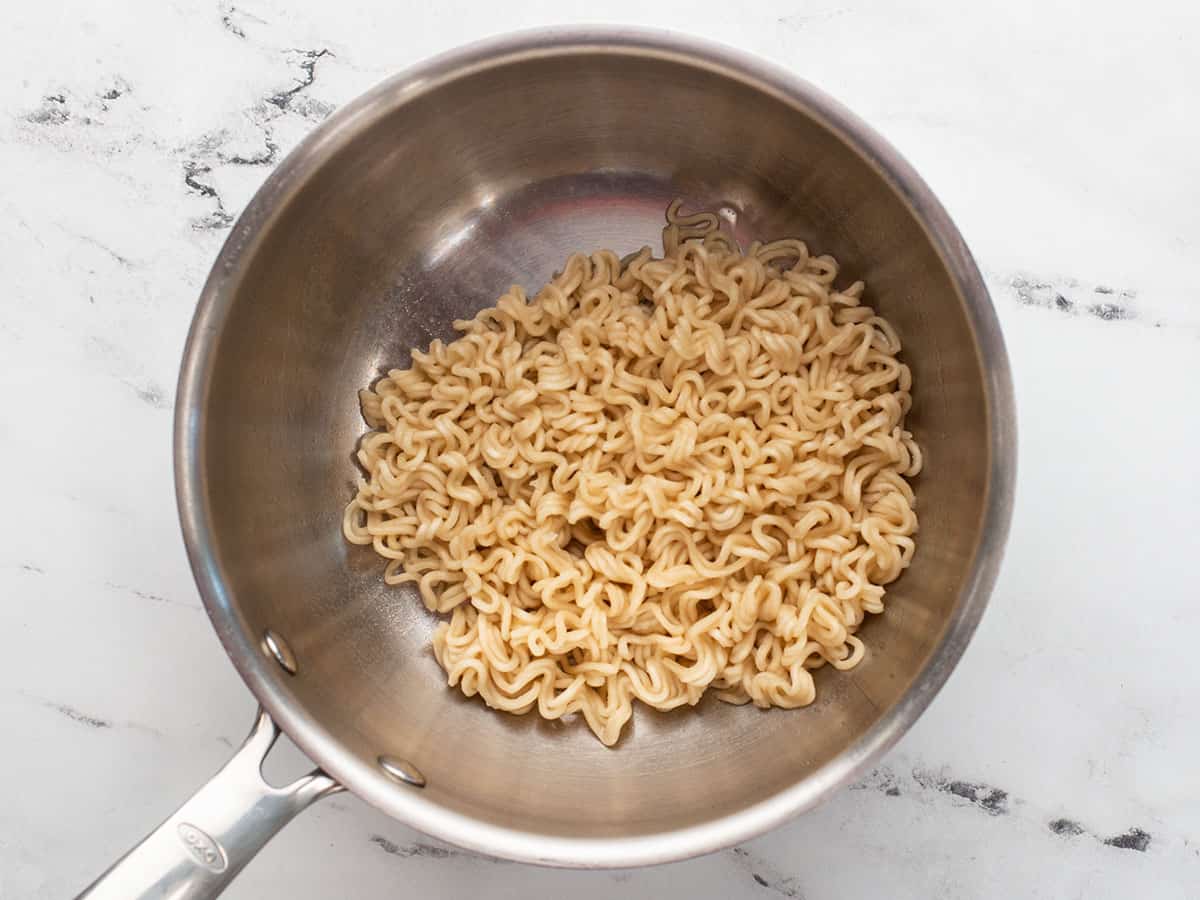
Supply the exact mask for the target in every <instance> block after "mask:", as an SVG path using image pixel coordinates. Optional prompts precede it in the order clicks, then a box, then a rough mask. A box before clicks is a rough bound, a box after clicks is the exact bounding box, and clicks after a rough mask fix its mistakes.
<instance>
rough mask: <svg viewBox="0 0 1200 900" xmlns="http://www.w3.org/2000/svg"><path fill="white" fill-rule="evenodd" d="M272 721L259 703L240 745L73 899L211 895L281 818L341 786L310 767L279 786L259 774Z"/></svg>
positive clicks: (164, 899)
mask: <svg viewBox="0 0 1200 900" xmlns="http://www.w3.org/2000/svg"><path fill="white" fill-rule="evenodd" d="M278 737H279V726H277V725H276V724H275V721H274V720H273V719H272V718H271V717H270V716H269V715H267V713H266V711H265V710H263V709H262V708H261V707H260V708H259V710H258V720H257V721H256V722H255V723H254V727H253V728H252V729H250V735H249V736H248V737H247V738H246V741H245V743H243V744H242V746H241V749H239V750H238V751H237V753H235V754H234V755H233V758H232V759H231V760H229V762H227V763H226V764H225V766H224V768H222V769H221V771H219V772H218V773H217V774H216V775H214V776H213V777H212V779H211V780H210V781H209V782H208V783H207V784H206V785H204V786H203V787H202V788H200V790H198V791H197V792H196V793H195V794H194V795H193V796H192V798H191V799H190V800H188V801H187V802H186V803H185V804H183V806H181V807H180V808H179V809H178V810H177V811H176V812H175V814H174V815H173V816H171V818H169V819H167V821H165V822H163V823H162V824H161V825H159V826H158V828H156V829H155V830H154V831H152V832H151V833H150V834H149V835H147V836H146V838H145V840H143V841H142V842H141V843H140V844H138V845H137V846H136V847H134V848H133V849H132V850H130V851H129V852H128V853H126V854H125V855H124V856H122V857H121V858H120V859H119V860H117V861H116V862H115V863H114V864H113V865H112V867H111V868H110V869H109V870H108V871H107V872H105V873H104V874H103V875H101V876H100V877H99V878H97V879H96V880H95V881H94V882H92V884H91V886H90V887H88V888H87V889H86V890H85V891H84V892H83V893H82V894H80V895H79V897H78V898H77V900H202V898H211V897H216V896H217V895H218V894H220V893H221V891H223V890H224V889H225V887H226V886H227V885H228V884H229V882H231V881H233V879H234V878H235V877H236V876H237V874H238V873H239V872H240V871H241V870H242V867H243V866H245V865H246V863H248V862H249V861H250V860H251V858H252V857H253V856H254V854H256V853H258V851H259V850H261V849H262V848H263V846H264V845H265V844H266V843H267V841H269V840H270V839H271V838H272V837H274V836H275V833H276V832H277V831H279V829H280V828H282V827H283V826H284V825H286V824H287V823H288V822H290V821H291V820H292V818H293V817H295V816H296V815H298V814H299V813H300V812H302V811H303V810H304V809H306V808H307V807H308V805H309V804H310V803H312V802H313V801H314V800H319V799H320V798H322V797H326V796H328V795H330V794H335V793H337V792H338V791H340V790H342V786H341V785H340V784H338V783H337V782H336V781H334V780H333V779H332V778H330V777H329V776H328V775H326V774H325V773H324V772H322V771H321V770H320V769H314V770H313V771H312V772H310V773H309V774H307V775H305V776H304V777H302V778H300V779H298V780H296V781H294V782H292V783H291V784H289V785H288V786H287V787H282V788H276V787H272V786H271V785H269V784H267V782H266V780H265V779H264V778H263V776H262V764H263V760H264V759H266V756H267V752H268V751H269V750H270V749H271V747H272V746H274V744H275V741H276V739H277V738H278Z"/></svg>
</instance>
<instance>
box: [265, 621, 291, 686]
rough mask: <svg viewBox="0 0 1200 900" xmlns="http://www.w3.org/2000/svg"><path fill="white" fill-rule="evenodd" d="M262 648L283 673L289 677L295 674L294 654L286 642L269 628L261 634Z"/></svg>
mask: <svg viewBox="0 0 1200 900" xmlns="http://www.w3.org/2000/svg"><path fill="white" fill-rule="evenodd" d="M262 647H263V650H264V651H266V653H267V655H268V656H270V657H271V658H272V659H273V660H275V662H277V663H279V667H280V668H281V669H283V671H285V672H287V673H288V674H289V675H295V674H296V668H297V666H296V654H295V653H293V652H292V648H291V647H289V646H288V643H287V641H285V640H284V639H283V638H281V637H280V636H279V635H278V634H276V633H275V632H274V631H272V630H271V629H270V628H268V629H267V630H266V631H264V632H263V639H262Z"/></svg>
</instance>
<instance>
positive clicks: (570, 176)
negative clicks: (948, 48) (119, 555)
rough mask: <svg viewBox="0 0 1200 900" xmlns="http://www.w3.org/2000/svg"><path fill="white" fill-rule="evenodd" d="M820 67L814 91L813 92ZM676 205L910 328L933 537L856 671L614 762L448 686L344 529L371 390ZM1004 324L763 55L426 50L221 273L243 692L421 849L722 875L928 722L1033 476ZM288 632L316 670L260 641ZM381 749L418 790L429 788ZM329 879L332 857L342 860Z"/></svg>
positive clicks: (193, 555)
mask: <svg viewBox="0 0 1200 900" xmlns="http://www.w3.org/2000/svg"><path fill="white" fill-rule="evenodd" d="M814 74H819V73H814ZM674 197H681V198H683V200H684V201H685V204H686V207H688V208H693V209H697V208H715V209H721V210H723V211H724V212H723V217H724V219H725V220H726V222H727V223H728V224H729V226H730V227H731V228H732V230H733V232H734V233H735V235H737V236H738V237H739V238H741V239H743V240H748V239H752V238H756V237H757V238H764V239H769V238H774V237H781V236H799V237H802V238H804V239H805V240H807V241H808V242H809V244H810V246H811V247H812V248H813V249H814V250H815V251H817V252H829V253H832V254H834V255H835V256H836V257H837V258H838V259H839V260H840V261H841V262H842V263H843V266H844V269H843V271H844V276H843V277H844V278H845V280H846V281H849V280H850V279H853V278H856V277H862V278H864V279H865V280H866V281H867V284H868V294H867V298H868V300H869V302H870V303H872V304H873V305H875V306H876V307H877V308H878V309H879V310H880V311H881V312H882V313H883V314H884V315H885V316H887V317H888V318H889V319H890V320H891V321H892V322H893V323H894V324H895V325H896V327H897V330H898V331H899V333H900V335H901V336H902V339H903V341H904V346H905V349H904V358H905V360H906V361H907V362H908V363H909V365H910V366H911V367H912V370H913V377H914V391H913V393H914V406H913V412H912V416H911V419H910V422H911V427H912V429H913V431H914V432H915V433H916V436H917V438H918V440H919V441H920V443H921V446H922V448H923V449H924V451H925V455H926V470H925V473H924V474H923V475H921V476H920V478H919V479H918V481H917V485H916V491H917V497H918V503H919V513H920V516H921V532H920V535H919V546H918V551H917V554H916V559H915V561H914V563H913V566H912V568H911V569H910V570H909V571H908V572H907V573H906V574H905V575H904V576H903V578H902V579H901V580H900V581H899V582H898V583H897V584H896V585H894V586H893V587H892V588H891V589H890V590H889V593H888V612H887V613H886V615H884V616H883V617H879V618H875V619H872V620H871V621H870V622H868V623H867V624H866V625H865V627H864V629H863V632H862V635H863V637H864V639H865V640H866V642H867V644H868V648H869V649H868V652H867V657H866V659H865V661H864V662H863V663H862V665H860V666H859V667H858V668H857V669H855V670H853V671H852V672H848V673H838V672H832V671H829V672H826V671H822V672H821V673H819V674H818V676H817V684H818V700H817V702H816V703H815V704H813V705H812V706H810V707H808V708H806V709H801V710H795V711H782V710H775V711H771V712H762V711H759V710H757V709H754V708H751V707H731V706H727V705H724V704H721V703H719V702H716V701H711V702H708V701H706V702H704V703H703V704H702V705H701V706H700V707H699V708H697V709H685V710H679V711H675V712H671V713H657V712H654V711H651V710H648V709H645V708H642V707H639V708H638V710H637V714H636V716H635V717H634V720H633V722H632V724H631V726H630V727H629V728H628V733H627V735H626V736H625V737H624V738H623V739H622V741H621V743H620V744H619V746H618V747H617V749H615V750H609V749H606V748H604V747H603V746H601V745H600V743H599V742H598V741H596V740H595V739H594V738H593V737H592V736H591V735H590V734H589V733H588V731H587V729H586V728H585V727H584V726H583V725H582V724H581V723H578V722H557V723H549V722H544V721H542V720H540V719H538V718H536V717H535V716H533V715H530V716H526V717H522V718H517V717H513V716H510V715H502V714H499V713H495V712H492V711H490V710H488V709H487V708H486V707H484V705H483V704H482V703H481V702H479V701H478V700H467V699H465V698H463V697H462V696H460V695H459V694H458V693H457V692H456V691H452V690H449V689H448V688H446V686H445V682H444V677H443V674H442V672H441V671H440V669H439V668H438V666H437V664H436V663H435V661H434V659H433V657H432V654H431V652H430V650H429V637H430V634H431V632H432V630H433V628H434V626H435V624H436V619H435V617H434V616H432V615H431V614H429V613H427V612H426V611H425V609H424V608H423V606H422V605H421V604H420V602H419V601H418V599H417V597H416V596H415V593H414V592H412V591H410V590H405V589H396V588H388V587H386V586H384V584H383V583H382V579H381V572H382V565H381V562H380V560H378V559H377V558H376V557H375V556H374V555H373V554H372V553H371V552H370V550H369V549H364V548H357V547H351V546H350V545H348V544H347V543H346V542H345V541H344V540H343V539H342V536H341V529H340V521H341V516H342V509H343V507H344V505H345V503H346V502H347V500H348V499H349V498H350V496H351V492H352V483H353V480H354V477H355V468H354V465H353V462H352V458H351V454H352V451H353V449H354V447H355V442H356V440H357V439H358V438H359V436H360V435H361V434H362V433H363V432H364V430H365V426H364V424H363V421H362V419H361V416H360V413H359V407H358V401H357V397H356V391H357V390H358V389H359V388H360V387H362V386H364V385H366V384H369V383H370V382H372V381H373V380H374V379H375V378H376V377H378V376H379V375H380V374H381V373H382V372H384V371H385V370H386V369H387V368H389V367H393V366H402V365H405V364H406V363H407V362H408V359H409V356H408V351H409V348H411V347H413V346H424V345H425V344H427V343H428V342H429V340H430V339H431V338H433V337H448V336H450V335H451V330H450V323H451V321H452V320H453V319H455V318H458V317H465V316H469V315H470V314H472V313H473V312H474V311H476V310H477V309H478V308H480V307H481V306H484V305H488V304H490V303H492V302H493V301H494V299H495V298H496V297H497V296H498V294H499V293H500V292H502V291H503V290H504V289H505V288H506V287H507V286H508V285H509V284H511V283H514V282H516V283H520V284H523V285H525V286H526V287H527V288H529V289H530V290H534V289H536V288H537V287H538V286H540V285H541V284H542V283H543V282H545V281H546V280H547V278H548V277H550V276H551V274H552V273H553V272H554V271H555V270H556V269H557V268H558V267H559V266H560V265H561V263H562V262H563V261H564V259H565V258H566V256H567V254H568V253H570V252H571V251H575V250H579V249H590V248H599V247H611V248H612V249H614V250H616V252H617V253H618V254H623V253H626V252H628V251H632V250H635V249H637V248H638V247H640V246H641V245H643V244H647V243H648V244H652V245H654V246H658V238H659V231H660V229H661V227H662V219H663V211H664V209H665V207H666V205H667V203H668V202H669V201H670V200H671V199H672V198H674ZM1014 423H1015V417H1014V410H1013V400H1012V388H1011V383H1010V376H1009V370H1008V362H1007V357H1006V355H1005V351H1004V347H1003V343H1002V339H1001V335H1000V332H999V329H998V326H997V322H996V318H995V315H994V312H993V309H992V307H991V303H990V300H989V298H988V295H987V292H986V289H985V288H984V285H983V283H982V280H981V278H980V276H979V272H978V271H977V269H976V267H975V264H974V262H973V261H972V259H971V257H970V254H969V252H968V251H967V248H966V246H965V245H964V243H963V241H962V239H961V237H960V235H959V233H958V232H957V230H956V229H955V228H954V226H953V224H952V223H951V222H950V220H949V218H948V217H947V215H946V213H945V211H944V210H943V209H942V207H941V206H940V204H939V203H938V202H937V201H936V200H935V198H934V197H933V196H932V194H931V193H930V191H929V190H928V188H927V187H926V186H925V185H924V183H923V182H922V181H921V180H920V179H919V177H918V176H917V175H916V173H915V172H913V170H912V169H911V168H910V167H909V166H908V165H907V164H906V163H905V162H904V161H903V160H902V159H901V158H900V157H899V156H898V155H897V154H896V152H895V151H894V150H893V149H891V148H890V147H889V146H888V145H887V144H886V143H884V142H883V141H882V139H880V138H879V137H878V136H877V135H876V134H874V132H872V131H871V130H870V129H868V128H867V127H866V126H865V125H864V124H863V123H862V122H860V121H859V120H858V119H856V118H855V117H854V116H853V115H851V114H850V113H848V112H847V111H845V110H844V109H842V108H841V107H840V106H839V105H837V104H836V103H835V102H833V101H832V100H830V99H829V98H827V97H825V96H824V95H823V94H821V93H820V92H819V91H817V90H815V89H814V88H812V87H811V86H809V85H807V84H805V83H803V82H800V81H797V80H795V79H794V78H792V77H790V76H789V75H787V74H785V73H783V72H780V71H778V70H776V69H773V68H771V67H768V66H766V65H764V64H762V63H759V62H757V61H754V60H752V59H748V58H746V57H743V56H741V55H738V54H735V53H733V52H731V51H727V50H724V49H720V48H717V47H714V46H712V45H708V44H703V43H699V42H695V41H693V40H691V39H684V38H681V37H678V36H674V35H668V34H662V33H647V32H643V31H633V30H626V29H622V30H615V29H594V28H588V29H574V30H568V31H543V32H534V33H526V34H521V35H517V36H514V37H509V38H504V39H500V40H497V41H492V42H489V43H486V44H482V45H477V46H474V47H470V48H467V49H465V50H460V51H456V52H454V53H451V54H449V55H446V56H442V57H439V58H437V59H435V60H433V61H431V62H429V63H426V64H424V65H422V66H420V67H419V68H418V69H415V70H413V71H410V72H408V73H406V74H403V75H400V76H399V77H397V78H394V79H392V80H390V81H387V82H385V83H384V84H381V85H380V86H378V87H377V88H375V89H374V90H372V91H371V92H369V93H368V94H366V95H364V96H363V97H361V98H359V99H358V100H356V101H354V102H352V103H350V104H349V105H348V106H346V107H345V108H343V109H342V110H340V111H339V112H338V113H336V114H335V115H334V116H332V117H331V118H330V119H329V120H328V121H326V122H325V123H324V124H323V125H321V126H320V127H319V128H317V129H316V131H315V132H314V133H313V134H312V135H311V136H310V137H309V138H308V139H307V140H306V141H305V142H304V143H303V144H302V145H301V146H300V147H299V148H298V149H297V150H296V151H295V152H294V153H292V154H291V155H290V156H289V157H288V158H287V160H286V161H285V162H284V163H283V164H282V165H281V166H280V167H279V169H278V170H277V171H276V172H275V173H274V174H273V175H272V176H271V178H270V179H269V180H268V181H267V183H266V184H265V185H264V187H263V188H262V190H261V191H260V192H259V193H258V195H257V196H256V197H255V198H254V200H253V201H252V202H251V203H250V205H249V207H248V208H247V209H246V211H245V213H244V214H243V215H242V217H241V218H240V219H239V220H238V222H237V223H236V225H235V226H234V228H233V230H232V233H231V235H230V237H229V239H228V241H227V243H226V245H225V247H224V249H223V250H222V252H221V254H220V257H219V258H218V260H217V262H216V264H215V266H214V269H213V272H212V274H211V276H210V278H209V280H208V283H207V284H206V286H205V288H204V291H203V294H202V296H201V299H200V303H199V307H198V309H197V312H196V317H195V321H194V323H193V327H192V332H191V335H190V337H189V341H188V346H187V350H186V353H185V358H184V362H183V369H182V374H181V377H180V384H179V393H178V403H177V416H176V471H177V489H178V496H179V507H180V514H181V520H182V524H183V530H184V535H185V538H186V541H187V545H188V550H189V555H190V559H191V562H192V566H193V568H194V570H195V574H196V578H197V582H198V584H199V586H200V590H201V593H202V595H203V598H204V602H205V605H206V607H207V609H208V612H209V615H210V617H211V619H212V622H213V625H214V626H215V628H216V629H217V631H218V633H219V634H220V637H221V639H222V641H223V643H224V645H225V647H226V649H227V650H228V652H229V655H230V656H231V658H232V659H233V661H234V663H235V664H236V665H237V667H238V669H239V671H240V672H241V674H242V676H243V677H244V678H245V680H246V682H247V684H248V685H249V686H250V688H251V690H253V692H254V693H255V694H256V695H257V696H258V698H259V699H260V701H261V702H262V704H263V706H264V707H265V708H266V709H267V710H268V711H269V712H270V713H271V715H272V716H274V717H275V719H276V720H277V721H278V722H279V723H280V725H281V727H282V728H283V729H284V730H285V731H286V732H287V734H288V735H289V736H290V737H291V738H292V739H293V740H294V741H295V742H296V743H297V744H298V745H299V746H300V747H301V748H302V749H303V750H304V751H305V752H307V753H308V754H309V755H310V756H311V757H312V759H313V760H314V761H315V762H317V763H318V764H319V765H320V766H321V767H322V768H323V769H324V770H325V771H326V772H328V773H330V774H331V775H332V776H334V777H336V778H337V779H338V780H339V781H340V782H341V783H342V784H344V785H345V786H346V787H347V788H349V789H350V790H352V791H354V792H355V793H357V794H358V795H359V796H361V797H363V798H365V799H366V800H368V801H370V802H371V803H373V804H374V805H376V806H377V807H379V808H380V809H382V810H384V811H386V812H388V813H390V814H391V815H393V816H395V817H396V818H398V819H400V820H402V821H404V822H406V823H408V824H410V825H412V826H414V827H416V828H418V829H421V830H422V831H425V832H428V833H430V834H433V835H436V836H438V837H440V838H443V839H446V840H448V841H451V842H454V843H456V844H460V845H463V846H467V847H471V848H474V849H476V850H480V851H483V852H486V853H489V854H493V855H496V856H501V857H509V858H514V859H521V860H527V861H532V862H539V863H548V864H555V865H570V866H626V865H634V864H640V863H651V862H661V861H665V860H670V859H678V858H682V857H685V856H690V855H694V854H699V853H703V852H706V851H709V850H712V849H715V848H717V847H721V846H726V845H729V844H732V843H735V842H737V841H740V840H743V839H746V838H748V837H750V836H752V835H754V834H756V833H759V832H761V831H763V830H765V829H767V828H769V827H771V826H773V825H775V824H777V823H779V822H781V821H783V820H784V819H786V818H788V817H790V816H792V815H795V814H796V813H798V812H800V811H802V810H805V809H808V808H810V807H812V806H813V805H815V804H816V803H818V802H819V801H820V800H821V799H823V798H824V797H826V796H827V795H828V794H829V793H830V792H831V791H833V790H834V789H835V788H837V787H838V786H839V785H841V784H844V783H845V782H846V781H848V780H849V779H851V778H852V777H853V776H854V775H855V774H856V773H858V772H860V771H861V770H862V769H863V768H864V767H865V766H867V765H868V764H869V763H870V762H871V761H872V760H873V759H875V758H876V757H877V756H878V755H879V754H880V753H882V752H883V751H884V750H885V749H886V748H887V747H888V746H890V744H891V743H893V742H894V741H895V740H896V739H898V738H899V736H900V735H901V734H902V733H903V732H904V731H905V730H906V729H907V728H908V727H909V726H910V725H911V724H912V722H913V721H914V720H915V719H916V717H917V716H918V715H919V714H920V713H921V711H922V710H923V709H924V708H925V706H926V705H927V704H928V702H929V700H930V699H931V698H932V697H933V695H934V694H935V693H936V691H937V690H938V688H939V687H940V686H941V685H942V683H943V682H944V681H945V679H946V677H947V676H948V675H949V673H950V670H951V669H952V668H953V667H954V665H955V663H956V662H957V660H958V658H959V656H960V654H961V653H962V652H963V649H964V648H965V646H966V644H967V641H968V640H969V638H970V636H971V634H972V632H973V631H974V629H975V626H976V624H977V623H978V621H979V617H980V615H981V614H982V611H983V608H984V605H985V603H986V598H987V595H988V592H989V591H990V589H991V586H992V583H993V581H994V578H995V575H996V570H997V566H998V564H999V560H1000V556H1001V552H1002V548H1003V544H1004V540H1005V537H1006V533H1007V529H1008V523H1009V517H1010V511H1011V505H1012V490H1013V479H1014V475H1015V471H1014V469H1015V441H1016V436H1015V425H1014ZM266 629H274V630H275V631H277V632H278V633H279V634H283V635H286V636H287V640H288V642H289V643H290V645H291V647H292V649H293V650H294V651H295V654H296V656H297V657H298V658H300V659H302V660H303V666H302V667H301V668H300V670H299V672H298V673H297V674H296V675H294V676H291V675H288V674H286V673H285V672H284V671H283V670H282V669H281V668H280V667H279V666H278V665H276V664H275V663H274V661H273V660H272V659H271V658H270V657H268V656H266V655H265V654H264V653H263V652H262V650H261V649H260V638H261V635H262V634H263V633H264V631H265V630H266ZM381 753H386V754H390V755H393V756H396V757H399V758H403V759H406V760H410V761H411V762H412V764H413V765H415V766H417V767H419V769H420V771H421V772H422V773H424V775H425V776H426V777H427V779H428V786H427V787H426V788H425V789H424V790H421V791H414V790H412V789H411V788H408V787H406V786H404V785H399V784H397V783H395V782H394V781H393V780H392V779H391V778H390V777H389V776H388V775H386V774H385V773H384V772H383V771H381V769H380V767H379V766H378V764H377V762H376V761H377V759H378V757H379V755H380V754H381ZM331 864H334V865H336V861H331Z"/></svg>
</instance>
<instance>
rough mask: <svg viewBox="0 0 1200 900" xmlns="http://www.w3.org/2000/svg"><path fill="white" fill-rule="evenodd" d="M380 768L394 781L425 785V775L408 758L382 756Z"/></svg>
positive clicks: (415, 785)
mask: <svg viewBox="0 0 1200 900" xmlns="http://www.w3.org/2000/svg"><path fill="white" fill-rule="evenodd" d="M379 768H381V769H383V771H384V772H385V773H386V774H387V775H388V776H389V777H390V778H391V779H392V780H393V781H399V782H401V783H402V784H411V785H412V786H413V787H419V788H421V787H425V776H424V775H422V774H421V772H420V770H419V769H418V768H417V767H416V766H414V765H413V764H412V763H410V762H409V761H408V760H407V759H400V758H398V757H395V756H381V757H379Z"/></svg>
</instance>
